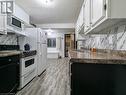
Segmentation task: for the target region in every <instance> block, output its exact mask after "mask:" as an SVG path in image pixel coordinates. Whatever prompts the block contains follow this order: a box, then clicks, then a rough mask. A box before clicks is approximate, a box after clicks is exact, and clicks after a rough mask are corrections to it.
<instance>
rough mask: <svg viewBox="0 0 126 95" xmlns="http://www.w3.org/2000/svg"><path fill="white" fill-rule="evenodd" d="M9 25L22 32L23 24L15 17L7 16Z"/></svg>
mask: <svg viewBox="0 0 126 95" xmlns="http://www.w3.org/2000/svg"><path fill="white" fill-rule="evenodd" d="M7 25H9V26H11V27H13V28H15V29H16V30H20V31H21V30H22V28H23V27H22V22H21V20H19V19H18V18H17V17H15V16H7Z"/></svg>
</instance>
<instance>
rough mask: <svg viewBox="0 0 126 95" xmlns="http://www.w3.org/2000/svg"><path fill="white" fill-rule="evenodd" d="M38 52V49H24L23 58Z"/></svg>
mask: <svg viewBox="0 0 126 95" xmlns="http://www.w3.org/2000/svg"><path fill="white" fill-rule="evenodd" d="M36 54H37V51H36V50H30V51H23V52H22V55H21V56H22V58H24V57H29V56H34V55H36Z"/></svg>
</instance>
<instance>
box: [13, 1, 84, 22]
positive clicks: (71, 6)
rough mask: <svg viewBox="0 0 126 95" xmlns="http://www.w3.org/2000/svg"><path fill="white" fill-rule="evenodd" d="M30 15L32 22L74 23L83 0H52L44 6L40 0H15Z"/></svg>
mask: <svg viewBox="0 0 126 95" xmlns="http://www.w3.org/2000/svg"><path fill="white" fill-rule="evenodd" d="M15 1H16V3H17V4H18V5H19V6H20V7H22V8H23V9H24V10H25V11H26V12H27V13H28V14H29V15H30V17H31V22H32V23H34V24H48V23H75V22H76V20H77V17H78V15H79V11H80V9H81V6H82V3H83V0H53V3H54V4H53V5H52V6H51V5H50V6H45V5H43V4H42V2H41V1H42V0H15Z"/></svg>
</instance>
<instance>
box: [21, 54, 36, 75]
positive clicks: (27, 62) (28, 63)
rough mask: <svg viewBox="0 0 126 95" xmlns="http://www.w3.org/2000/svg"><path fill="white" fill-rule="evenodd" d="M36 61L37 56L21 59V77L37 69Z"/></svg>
mask: <svg viewBox="0 0 126 95" xmlns="http://www.w3.org/2000/svg"><path fill="white" fill-rule="evenodd" d="M35 59H36V58H35V56H31V57H26V58H22V59H21V66H20V72H21V76H23V75H25V74H27V73H28V72H30V71H32V70H33V69H35V68H36V64H35V62H36V60H35Z"/></svg>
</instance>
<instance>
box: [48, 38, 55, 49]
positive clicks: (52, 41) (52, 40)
mask: <svg viewBox="0 0 126 95" xmlns="http://www.w3.org/2000/svg"><path fill="white" fill-rule="evenodd" d="M47 45H48V47H50V48H55V47H56V38H48V43H47Z"/></svg>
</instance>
